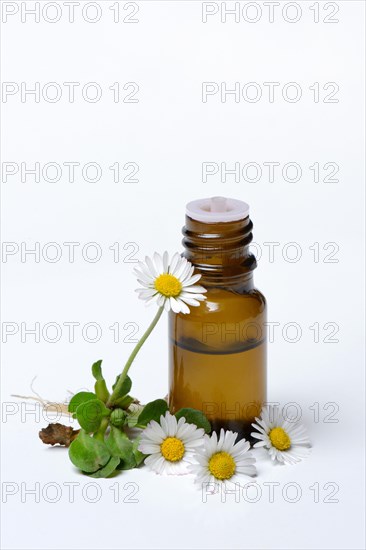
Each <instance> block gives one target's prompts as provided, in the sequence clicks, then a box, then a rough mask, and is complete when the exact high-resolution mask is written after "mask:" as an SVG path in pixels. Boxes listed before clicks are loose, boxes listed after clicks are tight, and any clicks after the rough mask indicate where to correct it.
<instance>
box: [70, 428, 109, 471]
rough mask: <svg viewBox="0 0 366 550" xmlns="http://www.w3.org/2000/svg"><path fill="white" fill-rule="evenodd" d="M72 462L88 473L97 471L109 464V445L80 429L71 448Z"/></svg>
mask: <svg viewBox="0 0 366 550" xmlns="http://www.w3.org/2000/svg"><path fill="white" fill-rule="evenodd" d="M69 457H70V460H71V462H72V463H73V464H74V466H76V467H77V468H79V469H80V470H82V471H83V472H86V473H92V472H96V471H97V470H99V469H100V468H102V467H103V466H105V465H106V464H107V462H108V461H109V459H110V458H111V454H110V452H109V450H108V448H107V446H106V445H105V444H104V443H103V442H102V441H98V440H97V439H95V438H93V437H91V436H90V435H88V434H87V433H86V432H85V431H84V430H80V432H79V434H78V436H77V438H76V439H74V441H73V442H72V443H71V445H70V448H69Z"/></svg>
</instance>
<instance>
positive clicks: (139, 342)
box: [107, 306, 164, 407]
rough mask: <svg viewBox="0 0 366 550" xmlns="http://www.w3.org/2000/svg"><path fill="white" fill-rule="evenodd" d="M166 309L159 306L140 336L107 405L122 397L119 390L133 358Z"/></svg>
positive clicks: (109, 405)
mask: <svg viewBox="0 0 366 550" xmlns="http://www.w3.org/2000/svg"><path fill="white" fill-rule="evenodd" d="M163 311H164V307H163V306H162V307H159V309H158V311H157V313H156V315H155V317H154V319H153V320H152V322H151V324H150V325H149V326H148V328H147V329H146V331H145V333H144V334H143V335H142V337H141V338H140V340H139V341H138V342H137V344H136V346H135V348H134V350H133V352H132V353H131V355H130V356H129V358H128V360H127V363H126V364H125V366H124V369H123V371H122V372H121V374H120V376H119V378H118V380H117V383H116V385H115V388H114V390H113V393H112V395H111V396H110V398H109V399H108V402H107V407H111V406H112V405H113V403H114V401H115V399H117V398H118V397H121V396H120V395H119V392H120V390H121V388H122V385H123V382H124V381H125V379H126V376H127V373H128V371H129V369H130V367H131V365H132V363H133V360H134V359H135V357H136V355H137V354H138V352H139V351H140V348H141V347H142V346H143V344H144V342H145V341H146V340H147V339H148V337H149V336H150V334H151V332H152V331H153V329H154V327H155V326H156V324H157V322H158V321H159V319H160V317H161V314H162V313H163Z"/></svg>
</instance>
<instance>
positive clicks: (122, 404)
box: [113, 395, 134, 409]
mask: <svg viewBox="0 0 366 550" xmlns="http://www.w3.org/2000/svg"><path fill="white" fill-rule="evenodd" d="M133 402H134V398H133V397H131V396H130V395H124V396H123V397H120V398H119V399H116V400H115V401H114V402H113V404H114V405H115V406H116V407H119V408H120V409H128V407H129V406H130V405H131V404H132V403H133Z"/></svg>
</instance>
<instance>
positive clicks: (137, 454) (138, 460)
mask: <svg viewBox="0 0 366 550" xmlns="http://www.w3.org/2000/svg"><path fill="white" fill-rule="evenodd" d="M139 444H140V437H137V438H136V439H135V440H134V441H133V442H132V452H133V456H134V457H135V460H136V466H139V465H140V464H141V462H142V461H143V460H144V459H145V458H146V457H147V455H144V453H142V452H141V451H139V450H138V446H139Z"/></svg>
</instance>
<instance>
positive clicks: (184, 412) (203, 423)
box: [175, 408, 211, 434]
mask: <svg viewBox="0 0 366 550" xmlns="http://www.w3.org/2000/svg"><path fill="white" fill-rule="evenodd" d="M182 416H184V418H185V419H186V422H187V423H188V424H195V425H196V426H197V428H203V429H204V430H205V432H206V433H207V434H209V433H210V432H211V424H210V423H209V421H208V420H207V418H206V416H205V415H204V414H203V412H201V411H197V410H196V409H190V408H186V409H180V410H179V411H178V412H176V413H175V417H176V418H177V420H179V418H182Z"/></svg>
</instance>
